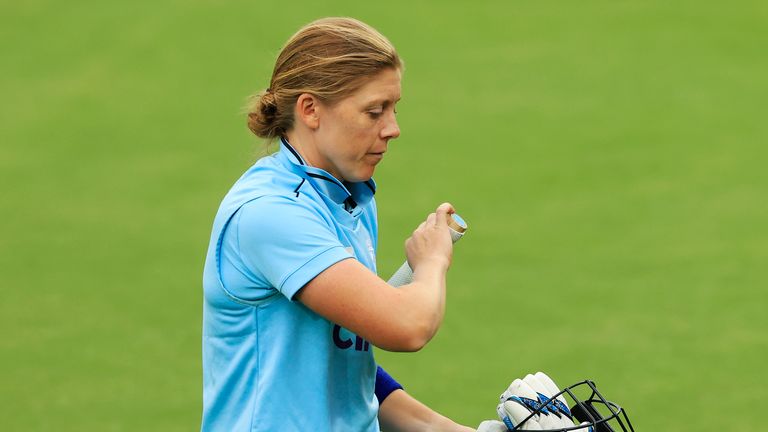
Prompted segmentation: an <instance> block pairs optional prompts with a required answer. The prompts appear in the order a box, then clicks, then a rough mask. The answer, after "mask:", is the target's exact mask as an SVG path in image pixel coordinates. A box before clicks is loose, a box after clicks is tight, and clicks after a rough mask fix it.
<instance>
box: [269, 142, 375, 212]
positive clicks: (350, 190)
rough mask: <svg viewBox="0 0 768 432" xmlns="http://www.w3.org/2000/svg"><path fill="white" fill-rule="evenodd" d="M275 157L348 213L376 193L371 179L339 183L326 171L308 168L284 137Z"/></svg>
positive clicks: (366, 201) (365, 202)
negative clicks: (287, 164) (286, 163)
mask: <svg viewBox="0 0 768 432" xmlns="http://www.w3.org/2000/svg"><path fill="white" fill-rule="evenodd" d="M277 157H278V158H280V159H281V160H283V161H285V162H288V163H289V164H290V166H292V167H293V169H294V170H296V171H298V172H299V173H300V174H301V176H302V177H304V178H305V179H306V180H307V181H308V182H309V183H310V184H311V185H312V187H313V188H315V189H316V190H317V191H319V192H321V193H323V194H324V195H326V196H328V197H329V198H331V199H332V200H333V201H334V202H335V203H337V204H340V205H343V206H344V207H345V209H346V210H348V211H350V213H351V212H352V210H353V209H355V208H356V207H357V206H361V205H365V204H367V203H368V202H369V201H370V200H371V198H372V197H373V195H374V194H375V193H376V182H375V181H373V179H372V178H371V179H369V180H366V181H364V182H354V183H352V182H341V181H339V180H338V179H336V178H335V177H334V176H332V175H331V174H330V173H329V172H328V171H325V170H323V169H320V168H315V167H313V166H310V165H309V164H308V163H307V162H306V161H305V160H304V158H302V157H301V154H299V152H298V151H296V149H294V148H293V146H291V144H290V143H288V140H286V139H285V138H284V137H280V150H279V151H278V153H277Z"/></svg>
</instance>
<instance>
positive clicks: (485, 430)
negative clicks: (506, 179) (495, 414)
mask: <svg viewBox="0 0 768 432" xmlns="http://www.w3.org/2000/svg"><path fill="white" fill-rule="evenodd" d="M508 431H509V429H507V426H506V425H504V423H502V422H500V421H498V420H486V421H484V422H482V423H480V426H478V427H477V432H508Z"/></svg>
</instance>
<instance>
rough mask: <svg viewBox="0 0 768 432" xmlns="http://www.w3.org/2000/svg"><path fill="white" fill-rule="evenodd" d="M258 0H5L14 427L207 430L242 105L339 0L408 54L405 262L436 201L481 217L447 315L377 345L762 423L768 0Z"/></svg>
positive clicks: (669, 408)
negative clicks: (424, 337)
mask: <svg viewBox="0 0 768 432" xmlns="http://www.w3.org/2000/svg"><path fill="white" fill-rule="evenodd" d="M260 3H263V2H253V1H251V2H247V1H237V2H235V1H232V2H214V1H196V2H190V1H172V0H158V1H152V2H150V1H143V2H141V1H137V2H122V3H119V2H115V3H109V2H98V1H79V0H78V1H69V2H64V3H54V2H50V1H44V0H39V1H33V0H28V1H20V2H13V3H12V2H3V6H2V13H0V52H1V53H2V55H0V95H2V97H1V98H0V185H2V186H0V188H1V189H0V191H1V192H2V199H0V214H1V215H2V223H0V326H1V327H0V328H2V338H0V424H2V426H0V429H2V430H4V431H25V432H26V431H44V430H46V431H47V430H57V431H166V432H167V431H190V430H196V429H198V428H199V420H200V411H201V409H200V408H201V386H202V385H201V370H200V369H201V366H200V344H201V342H200V330H201V329H200V327H201V308H202V306H201V304H202V290H201V274H202V265H203V259H204V254H205V249H206V247H207V242H208V236H209V230H210V224H211V222H212V219H213V215H214V213H215V210H216V208H217V206H218V203H219V200H220V199H221V197H222V196H223V195H224V193H225V192H226V190H227V189H228V188H229V186H230V185H231V183H232V182H233V181H234V180H235V179H236V178H237V177H238V176H239V175H240V174H241V172H242V171H243V170H244V169H246V168H247V167H248V166H249V165H250V164H251V163H252V162H253V161H254V160H255V159H256V158H257V157H258V156H259V155H261V154H263V153H264V150H263V145H262V144H261V143H260V142H259V141H258V140H256V139H255V138H252V137H251V136H250V135H249V133H248V132H247V129H246V128H245V122H244V116H243V115H242V113H241V107H242V106H243V105H244V102H245V98H246V97H247V96H248V95H249V94H250V93H251V92H253V91H256V90H259V89H262V88H264V87H266V86H267V84H268V79H269V74H270V72H271V67H272V64H273V61H274V58H275V56H276V54H277V52H278V51H279V49H280V47H281V45H282V43H283V42H284V41H285V40H286V39H287V38H288V37H289V36H290V35H291V34H292V33H293V32H294V31H295V30H296V29H298V27H300V26H301V25H303V24H305V23H306V22H308V21H310V20H312V19H315V18H318V17H321V16H328V15H350V16H355V17H358V18H360V19H363V20H365V21H367V22H369V23H370V24H372V25H373V26H375V27H377V28H378V29H379V30H381V31H382V32H383V33H384V34H386V35H387V36H389V38H390V39H391V40H392V41H393V42H394V43H395V45H396V46H397V47H398V49H399V51H400V53H401V55H402V56H403V58H404V59H405V62H406V73H405V75H404V81H403V101H402V102H401V104H400V106H399V108H398V111H399V118H400V122H401V128H402V136H401V138H400V139H398V140H396V141H394V142H393V143H392V145H391V146H390V152H389V153H388V154H387V158H386V159H385V161H384V162H383V163H382V165H380V168H379V170H378V171H377V175H376V180H377V182H378V184H379V193H378V194H377V198H378V203H379V209H380V214H379V219H380V224H381V232H380V239H381V240H380V248H379V269H380V271H381V272H382V274H383V276H389V274H390V273H391V272H393V271H394V270H395V269H396V268H397V266H398V265H399V264H400V263H401V262H402V260H403V251H402V242H403V240H404V239H405V237H406V236H407V235H408V233H409V232H410V231H411V230H412V229H413V228H414V227H415V226H416V225H417V223H418V222H419V221H420V220H421V218H422V217H424V216H425V214H426V213H427V212H428V211H430V210H432V209H433V208H434V207H435V206H436V205H437V204H439V203H440V202H442V201H446V200H447V201H452V202H453V203H454V204H455V206H456V207H457V209H459V211H460V213H461V214H462V216H464V217H465V219H467V221H468V222H469V223H470V226H471V228H470V232H469V233H468V234H467V236H466V238H465V239H464V240H462V242H461V243H460V244H459V245H458V246H457V248H456V251H455V255H454V261H453V262H454V265H453V268H452V269H451V273H450V280H449V282H450V283H449V299H448V309H447V315H446V319H445V322H444V324H443V327H442V329H441V330H440V332H439V334H438V335H437V336H436V338H435V339H434V340H433V341H432V342H431V343H430V344H429V345H428V346H427V347H426V348H425V349H424V350H422V351H421V352H419V353H416V354H393V353H386V352H381V351H379V352H377V359H378V360H379V361H380V363H382V364H383V365H384V366H385V367H387V369H388V370H389V371H390V372H392V373H393V375H395V376H396V377H398V378H399V379H400V380H401V381H402V382H403V383H404V384H405V385H406V388H407V389H408V390H409V391H410V392H411V393H412V394H414V395H416V396H417V397H418V398H420V399H422V400H423V401H424V402H426V403H428V404H429V405H431V406H433V407H435V408H436V409H438V410H439V411H441V412H443V413H444V414H446V415H448V416H450V417H452V418H455V419H456V420H458V421H461V422H465V423H466V424H468V425H472V426H474V425H477V424H478V423H479V422H480V421H481V420H483V419H486V418H491V417H493V416H494V408H495V401H496V398H497V396H498V394H499V393H500V392H501V391H502V390H503V388H504V386H506V385H507V384H508V382H509V381H510V380H512V379H513V378H515V377H518V376H521V375H523V374H525V373H527V372H532V371H536V370H544V371H546V372H548V373H549V374H550V375H551V376H553V377H554V378H555V379H556V380H557V381H558V382H559V383H560V384H568V383H572V382H575V381H577V380H581V379H584V378H592V379H594V380H595V381H596V382H597V383H598V385H599V387H600V388H601V389H602V391H603V393H604V394H606V395H607V396H609V398H610V399H613V400H614V401H616V402H618V403H620V404H621V405H623V406H625V407H626V408H628V410H629V413H630V414H631V418H632V420H633V423H634V425H635V428H636V430H638V431H644V432H648V431H696V432H704V431H712V432H721V431H736V430H745V431H746V430H749V431H755V430H760V429H761V428H762V427H764V426H761V425H763V422H762V421H761V420H760V418H761V414H760V412H761V411H762V410H761V409H760V404H761V403H762V402H764V401H766V400H768V373H766V372H765V371H764V370H763V369H762V367H764V365H765V362H766V359H768V313H767V310H766V309H768V290H767V289H766V288H768V266H767V265H766V262H768V227H767V226H766V221H768V174H766V172H767V170H766V168H765V166H766V162H768V150H766V144H767V142H766V138H767V137H768V126H766V125H767V124H768V122H766V121H765V119H766V114H767V113H768V112H767V111H766V100H768V79H766V77H768V56H766V54H765V53H766V52H765V47H766V46H768V31H766V25H765V23H766V22H768V7H766V4H765V2H761V1H757V0H754V1H736V2H730V3H723V2H707V1H704V2H702V1H697V2H694V1H688V0H686V1H678V2H668V1H644V2H640V1H596V0H594V1H593V0H588V1H579V2H577V1H550V2H534V1H502V0H498V1H488V2H482V1H480V2H461V1H456V0H453V1H430V2H426V1H425V2H415V1H401V0H395V1H389V2H376V3H371V2H352V1H349V2H333V1H315V2H302V3H301V4H296V3H290V4H289V3H286V2H268V3H263V4H260ZM283 7H286V8H287V9H288V12H289V13H288V15H287V16H286V15H285V11H284V10H283ZM761 263H762V264H761Z"/></svg>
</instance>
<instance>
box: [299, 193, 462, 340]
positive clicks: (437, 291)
mask: <svg viewBox="0 0 768 432" xmlns="http://www.w3.org/2000/svg"><path fill="white" fill-rule="evenodd" d="M452 212H453V208H452V207H451V205H450V204H442V205H440V207H438V208H437V211H436V212H435V213H432V214H430V215H429V216H428V217H427V219H426V220H425V221H424V222H423V223H422V224H421V225H419V227H418V228H417V229H416V230H415V231H414V232H413V235H412V236H411V237H410V238H408V240H407V241H406V244H405V249H406V255H407V257H408V262H409V263H410V265H411V268H413V282H412V283H410V284H407V285H403V286H401V287H399V288H394V287H392V286H390V285H389V284H387V283H386V282H385V281H384V280H383V279H381V278H379V277H378V276H377V275H376V274H374V273H373V272H371V271H370V270H369V269H368V268H366V267H365V266H363V265H362V264H361V263H360V262H359V261H357V260H354V259H346V260H342V261H339V262H337V263H336V264H334V265H332V266H330V267H328V268H327V269H325V270H324V271H322V272H321V273H320V274H318V275H317V276H315V277H314V278H313V279H312V280H311V281H309V282H308V283H307V284H306V285H305V286H304V287H303V288H302V289H301V290H300V291H299V292H298V293H297V294H296V296H295V298H296V299H297V300H298V301H300V302H301V303H303V304H304V305H306V306H307V307H308V308H310V309H312V310H313V311H315V312H316V313H317V314H319V315H321V316H323V317H324V318H326V319H328V320H329V321H331V322H333V323H335V324H338V325H340V326H342V327H344V328H346V329H348V330H350V331H352V332H354V333H355V334H357V335H359V336H361V337H363V338H365V339H366V340H368V341H370V342H371V343H373V344H374V345H376V346H377V347H379V348H382V349H385V350H388V351H417V350H419V349H421V348H422V347H423V346H424V345H426V343H427V342H429V340H430V339H432V337H433V336H434V335H435V333H437V329H438V328H439V327H440V324H441V323H442V321H443V315H444V312H445V274H446V272H447V271H448V267H449V266H450V264H451V254H452V251H453V245H452V242H451V235H450V232H449V228H448V218H449V217H450V213H452Z"/></svg>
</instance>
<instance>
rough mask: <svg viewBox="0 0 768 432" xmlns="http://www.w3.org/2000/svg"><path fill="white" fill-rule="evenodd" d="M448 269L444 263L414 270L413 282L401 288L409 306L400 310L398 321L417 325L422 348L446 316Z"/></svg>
mask: <svg viewBox="0 0 768 432" xmlns="http://www.w3.org/2000/svg"><path fill="white" fill-rule="evenodd" d="M447 269H448V267H447V264H445V263H441V262H430V263H424V264H422V265H420V266H419V267H417V268H416V269H415V270H414V273H413V282H411V283H410V284H407V285H404V286H402V287H400V288H399V290H401V291H402V292H403V294H405V295H406V296H407V301H406V304H407V306H406V307H403V308H402V309H401V310H400V311H398V314H399V320H400V321H401V322H403V324H404V325H415V326H416V328H417V332H416V333H417V334H419V335H420V336H421V338H422V339H423V341H422V343H421V345H422V346H423V345H424V344H426V343H427V342H428V341H429V340H430V339H432V337H433V336H434V335H435V333H437V330H438V329H439V328H440V325H441V324H442V322H443V317H444V316H445V293H446V280H445V275H446V271H447Z"/></svg>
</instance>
